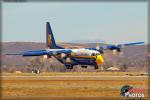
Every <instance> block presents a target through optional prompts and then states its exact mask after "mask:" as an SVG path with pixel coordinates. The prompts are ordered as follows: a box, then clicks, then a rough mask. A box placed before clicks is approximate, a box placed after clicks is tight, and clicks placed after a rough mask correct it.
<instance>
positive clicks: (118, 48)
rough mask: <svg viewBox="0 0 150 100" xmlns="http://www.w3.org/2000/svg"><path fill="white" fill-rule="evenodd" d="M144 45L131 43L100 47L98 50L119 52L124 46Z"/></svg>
mask: <svg viewBox="0 0 150 100" xmlns="http://www.w3.org/2000/svg"><path fill="white" fill-rule="evenodd" d="M139 44H144V42H133V43H125V44H118V45H107V46H100V48H99V49H100V50H117V51H118V52H120V49H121V48H122V47H124V46H131V45H139Z"/></svg>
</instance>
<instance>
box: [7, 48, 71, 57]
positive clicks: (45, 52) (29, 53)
mask: <svg viewBox="0 0 150 100" xmlns="http://www.w3.org/2000/svg"><path fill="white" fill-rule="evenodd" d="M61 53H64V54H70V53H71V50H69V49H55V50H54V49H52V50H51V49H49V50H35V51H25V52H22V53H11V54H6V55H22V56H42V55H49V56H54V55H57V54H61Z"/></svg>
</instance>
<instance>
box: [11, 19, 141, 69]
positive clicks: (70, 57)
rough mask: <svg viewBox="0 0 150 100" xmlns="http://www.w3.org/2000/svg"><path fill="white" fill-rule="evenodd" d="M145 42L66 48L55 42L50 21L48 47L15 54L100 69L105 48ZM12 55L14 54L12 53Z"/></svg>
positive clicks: (68, 65) (115, 48)
mask: <svg viewBox="0 0 150 100" xmlns="http://www.w3.org/2000/svg"><path fill="white" fill-rule="evenodd" d="M143 43H144V42H136V43H128V44H120V45H108V46H100V47H98V48H97V47H96V48H79V49H65V48H63V47H61V46H58V45H57V44H56V42H55V39H54V36H53V32H52V30H51V27H50V24H49V22H47V23H46V46H47V49H44V50H35V51H25V52H22V53H18V54H13V55H22V56H43V57H44V58H51V57H52V56H53V57H55V58H56V59H57V60H58V61H59V62H61V63H62V64H64V65H65V66H66V68H67V69H72V68H73V66H74V65H81V67H82V68H87V65H92V66H94V68H95V69H98V65H101V64H103V63H104V59H103V57H102V54H103V53H104V52H103V50H106V49H108V50H117V51H118V52H120V50H121V47H122V46H128V45H136V44H143ZM11 55H12V54H11Z"/></svg>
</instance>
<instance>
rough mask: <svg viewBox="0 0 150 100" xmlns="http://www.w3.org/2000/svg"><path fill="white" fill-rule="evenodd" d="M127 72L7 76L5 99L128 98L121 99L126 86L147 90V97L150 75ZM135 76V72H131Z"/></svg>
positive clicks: (3, 92)
mask: <svg viewBox="0 0 150 100" xmlns="http://www.w3.org/2000/svg"><path fill="white" fill-rule="evenodd" d="M126 74H127V73H125V72H124V73H123V72H81V73H77V72H74V73H71V72H66V73H41V74H39V75H36V74H31V73H17V74H16V73H3V74H1V79H2V81H1V83H2V84H1V87H2V91H1V96H2V99H18V98H20V100H22V99H27V100H29V99H33V100H34V99H38V100H43V99H52V100H55V99H59V100H71V99H85V100H87V99H92V100H93V99H97V100H101V99H100V98H103V99H106V100H107V99H110V98H111V99H112V98H114V99H116V98H117V99H124V97H122V96H120V89H121V87H122V86H123V85H126V84H127V85H130V86H133V87H138V88H144V89H145V90H146V91H145V97H146V98H147V95H148V94H147V89H148V76H138V75H137V74H139V73H132V74H133V76H128V75H126ZM130 74H131V73H130Z"/></svg>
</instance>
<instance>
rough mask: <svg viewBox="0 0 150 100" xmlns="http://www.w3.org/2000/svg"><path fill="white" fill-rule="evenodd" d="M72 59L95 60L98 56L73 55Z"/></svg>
mask: <svg viewBox="0 0 150 100" xmlns="http://www.w3.org/2000/svg"><path fill="white" fill-rule="evenodd" d="M70 57H73V58H93V59H96V56H78V55H71V56H70Z"/></svg>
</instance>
